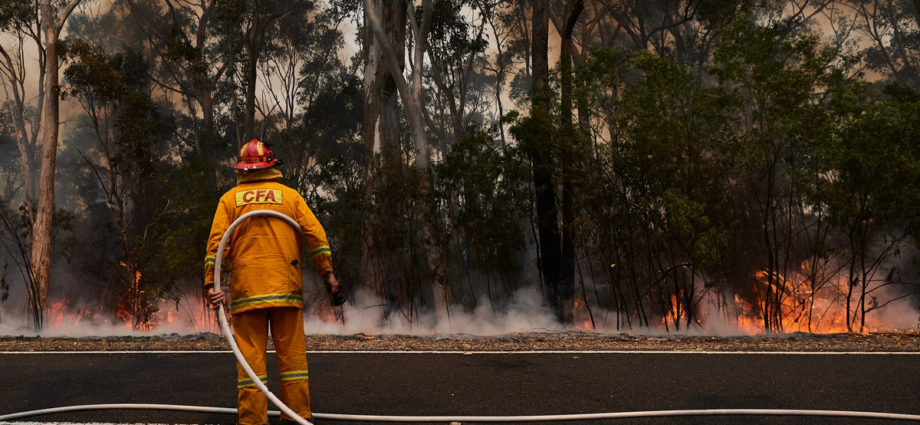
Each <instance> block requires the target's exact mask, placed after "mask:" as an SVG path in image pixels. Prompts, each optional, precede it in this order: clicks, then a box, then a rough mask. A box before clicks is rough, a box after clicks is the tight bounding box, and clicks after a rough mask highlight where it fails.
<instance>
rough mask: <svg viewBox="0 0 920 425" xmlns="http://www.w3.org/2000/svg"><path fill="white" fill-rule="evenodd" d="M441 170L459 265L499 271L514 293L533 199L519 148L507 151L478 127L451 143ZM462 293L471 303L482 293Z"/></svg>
mask: <svg viewBox="0 0 920 425" xmlns="http://www.w3.org/2000/svg"><path fill="white" fill-rule="evenodd" d="M436 173H437V175H438V182H439V188H438V189H439V190H438V197H439V198H441V199H443V200H444V202H445V203H447V205H448V206H447V210H448V217H449V218H448V222H447V223H446V228H447V229H450V230H449V231H448V233H449V234H451V236H452V242H453V247H452V250H451V252H454V253H455V254H454V255H455V256H456V258H457V259H458V260H457V263H458V264H457V266H458V267H459V270H466V272H465V273H469V271H474V272H476V273H480V274H483V275H493V274H494V275H497V276H499V277H500V278H501V279H502V280H503V281H504V285H503V286H502V289H503V292H504V293H505V295H506V296H507V295H509V294H510V293H511V292H512V291H513V290H514V289H517V285H518V282H517V276H519V274H520V267H521V266H522V265H521V264H520V263H519V262H518V261H516V258H518V257H519V256H520V253H521V252H522V251H523V249H524V247H525V246H524V233H523V229H522V228H521V214H522V212H523V210H524V209H525V208H527V205H528V202H529V199H527V198H525V197H524V196H526V194H527V189H526V188H527V180H526V179H527V177H529V173H528V172H527V168H526V166H525V163H524V162H523V161H522V158H521V155H520V153H519V152H516V151H514V150H505V151H503V150H502V149H501V147H500V146H499V142H498V141H497V140H495V139H494V138H493V137H492V135H490V134H488V133H485V132H476V133H472V134H468V135H467V136H466V137H464V139H463V140H462V141H461V142H460V143H458V144H456V145H454V146H453V147H452V148H451V151H450V152H449V153H448V154H447V155H446V156H445V158H444V161H443V162H442V163H440V164H439V165H438V166H437V168H436ZM463 273H464V272H461V278H462V276H463ZM467 278H469V277H468V276H467ZM473 283H476V284H481V283H482V282H470V286H472V285H473ZM463 295H464V297H462V298H463V299H465V301H467V302H468V303H472V302H475V301H476V300H477V299H478V298H479V296H480V295H481V294H480V293H478V291H474V290H470V291H464V292H463ZM468 305H469V304H468Z"/></svg>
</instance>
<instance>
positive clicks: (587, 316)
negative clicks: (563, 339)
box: [572, 298, 596, 330]
mask: <svg viewBox="0 0 920 425" xmlns="http://www.w3.org/2000/svg"><path fill="white" fill-rule="evenodd" d="M572 323H574V326H575V329H580V330H591V329H596V327H595V325H594V321H593V320H592V319H591V312H589V311H588V307H587V306H586V305H585V301H584V300H582V299H580V298H575V299H574V300H572Z"/></svg>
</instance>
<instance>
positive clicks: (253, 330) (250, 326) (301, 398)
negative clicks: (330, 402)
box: [233, 307, 312, 425]
mask: <svg viewBox="0 0 920 425" xmlns="http://www.w3.org/2000/svg"><path fill="white" fill-rule="evenodd" d="M269 325H271V331H272V342H274V344H275V353H276V355H277V356H278V369H279V372H280V377H281V394H280V396H281V401H282V402H284V404H286V405H288V407H290V408H291V409H292V410H293V411H294V412H296V413H297V414H298V415H300V416H302V417H304V418H310V417H311V416H312V415H311V413H310V391H309V374H308V371H307V354H306V348H307V344H306V341H305V339H304V333H303V314H302V310H301V309H299V308H293V307H276V308H263V309H257V310H249V311H245V312H242V313H237V314H234V315H233V331H234V334H235V335H236V343H237V345H239V347H240V351H241V352H242V353H243V357H244V358H245V359H246V361H247V362H249V365H250V366H251V367H252V370H253V371H255V373H256V375H258V376H259V378H261V381H262V383H265V384H267V383H268V374H267V373H266V371H265V349H266V344H267V342H268V335H267V333H268V327H269ZM236 370H237V411H238V413H239V424H240V425H264V424H267V423H268V399H267V398H266V397H265V394H262V392H261V391H259V388H257V387H256V384H255V383H253V382H252V379H250V378H249V375H247V374H246V371H244V370H243V367H242V366H240V365H239V363H237V365H236ZM281 417H282V418H283V419H290V418H287V417H286V415H284V414H282V415H281Z"/></svg>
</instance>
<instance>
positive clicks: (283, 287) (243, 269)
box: [204, 170, 332, 313]
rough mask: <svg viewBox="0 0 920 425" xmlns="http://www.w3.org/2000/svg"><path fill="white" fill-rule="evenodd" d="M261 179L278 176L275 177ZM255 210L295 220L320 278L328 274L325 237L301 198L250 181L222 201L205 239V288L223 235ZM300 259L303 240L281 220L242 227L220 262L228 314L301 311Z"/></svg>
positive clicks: (266, 219) (273, 185)
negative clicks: (226, 271)
mask: <svg viewBox="0 0 920 425" xmlns="http://www.w3.org/2000/svg"><path fill="white" fill-rule="evenodd" d="M266 171H269V170H266ZM271 171H274V170H271ZM263 173H264V172H263ZM265 174H266V175H270V176H280V173H277V172H276V174H268V173H265ZM255 210H274V211H278V212H281V213H283V214H285V215H287V216H288V217H291V218H293V219H294V221H296V222H297V223H298V224H300V227H301V230H302V236H303V238H304V239H306V243H307V249H308V250H309V252H310V257H311V259H312V262H313V269H314V270H315V271H316V272H317V273H319V274H321V275H322V274H326V273H328V272H331V271H332V254H331V251H330V249H329V243H328V242H327V240H326V232H325V231H324V230H323V227H322V225H320V223H319V221H318V220H317V219H316V216H314V215H313V211H311V210H310V208H309V207H307V203H306V202H305V201H304V200H303V197H301V196H300V194H299V193H297V191H296V190H294V189H291V188H289V187H287V186H284V185H282V184H280V183H277V182H275V181H274V180H257V181H251V180H250V181H243V182H240V183H239V184H238V185H237V186H236V187H234V188H233V189H231V190H229V191H228V192H227V193H225V194H224V195H223V196H221V198H220V202H219V203H218V206H217V211H216V212H215V213H214V221H213V222H212V224H211V234H210V236H209V237H208V248H207V251H208V252H207V256H206V257H205V261H204V266H205V267H204V268H205V280H204V284H205V285H211V284H213V283H214V261H215V259H216V256H217V247H218V245H219V244H220V239H221V238H222V237H223V235H224V232H225V231H226V230H227V228H228V227H229V226H230V224H231V223H233V221H235V220H236V219H237V218H238V217H240V216H241V215H243V214H246V213H248V212H250V211H255ZM302 254H303V239H301V235H298V234H297V232H296V231H295V230H294V228H293V227H291V225H290V224H288V223H287V222H285V221H284V220H281V219H279V218H276V217H268V216H255V217H252V218H249V219H247V220H246V221H245V222H243V223H241V224H240V225H239V226H238V227H237V228H236V229H235V230H234V231H233V234H232V235H231V236H230V238H229V240H228V242H227V245H226V252H224V256H223V257H222V259H223V260H226V261H225V264H229V267H230V299H231V300H232V301H231V304H230V311H231V312H232V313H239V312H243V311H248V310H254V309H257V308H269V307H300V308H302V307H303V277H302V272H301V264H300V262H301V258H302Z"/></svg>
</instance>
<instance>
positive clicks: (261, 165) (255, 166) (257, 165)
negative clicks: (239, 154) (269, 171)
mask: <svg viewBox="0 0 920 425" xmlns="http://www.w3.org/2000/svg"><path fill="white" fill-rule="evenodd" d="M279 164H281V160H279V159H273V160H271V161H268V162H243V161H240V162H237V163H236V164H233V168H236V169H237V170H242V171H254V170H262V169H265V168H269V167H274V166H276V165H279Z"/></svg>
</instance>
